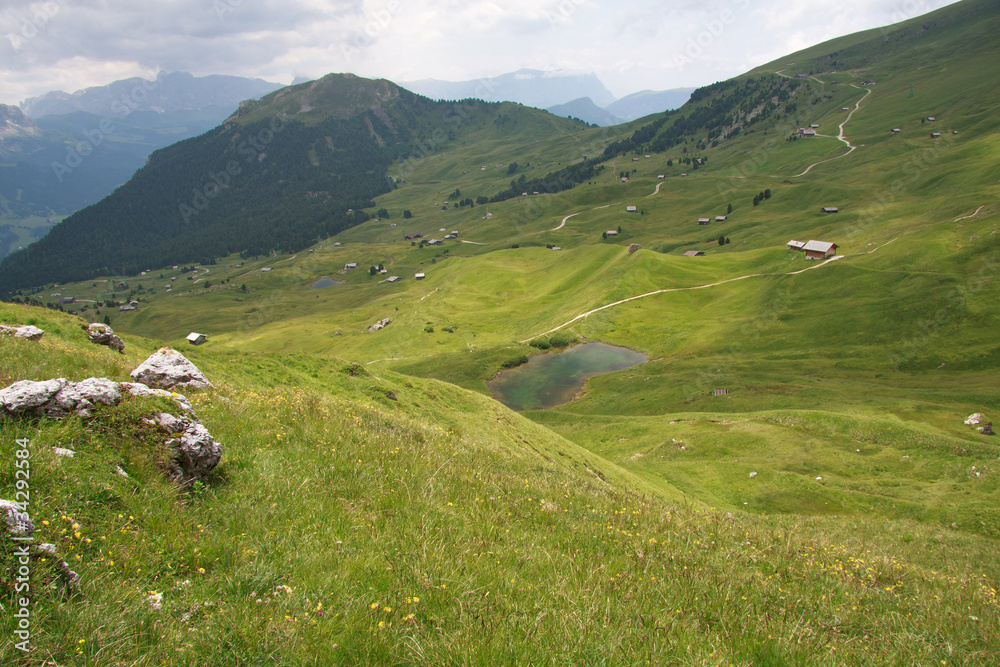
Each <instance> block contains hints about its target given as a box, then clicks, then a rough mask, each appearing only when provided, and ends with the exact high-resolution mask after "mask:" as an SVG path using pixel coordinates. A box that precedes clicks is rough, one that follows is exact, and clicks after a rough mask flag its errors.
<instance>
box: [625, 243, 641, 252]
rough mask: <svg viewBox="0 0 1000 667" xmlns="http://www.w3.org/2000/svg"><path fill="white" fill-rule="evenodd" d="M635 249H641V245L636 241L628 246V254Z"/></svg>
mask: <svg viewBox="0 0 1000 667" xmlns="http://www.w3.org/2000/svg"><path fill="white" fill-rule="evenodd" d="M637 250H642V246H641V245H639V244H638V243H633V244H632V245H630V246H629V247H628V254H630V255H631V254H632V253H634V252H636V251H637Z"/></svg>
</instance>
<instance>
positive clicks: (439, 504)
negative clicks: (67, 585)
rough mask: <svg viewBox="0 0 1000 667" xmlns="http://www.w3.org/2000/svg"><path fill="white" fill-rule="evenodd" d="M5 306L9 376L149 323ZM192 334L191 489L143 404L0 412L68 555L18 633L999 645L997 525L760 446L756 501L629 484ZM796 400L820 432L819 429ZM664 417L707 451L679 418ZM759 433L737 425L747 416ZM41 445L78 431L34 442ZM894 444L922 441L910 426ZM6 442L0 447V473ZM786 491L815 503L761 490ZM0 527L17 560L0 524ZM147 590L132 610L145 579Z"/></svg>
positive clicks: (263, 657) (465, 655) (291, 358)
mask: <svg viewBox="0 0 1000 667" xmlns="http://www.w3.org/2000/svg"><path fill="white" fill-rule="evenodd" d="M0 319H2V320H3V321H7V322H10V321H20V322H25V321H33V322H34V323H35V324H36V325H37V326H39V327H41V328H44V329H45V330H46V332H47V333H46V334H45V337H44V338H43V339H42V341H41V342H37V343H33V342H28V341H22V340H16V339H10V338H0V352H2V354H3V358H4V359H5V360H8V361H7V362H6V363H5V365H4V370H3V373H4V377H3V378H2V380H3V381H4V382H5V383H7V382H11V381H15V380H20V379H27V378H45V377H50V376H64V377H69V378H72V379H82V378H84V377H88V376H92V375H97V376H106V377H111V378H114V379H118V380H125V379H127V373H128V370H129V369H130V368H132V367H133V366H134V365H135V364H137V363H138V362H139V361H140V360H141V359H142V358H144V356H145V355H147V354H148V353H150V352H152V351H153V349H154V348H155V347H156V345H158V343H156V342H154V341H150V340H146V339H142V338H135V337H126V345H127V348H126V352H127V354H126V356H125V357H121V356H119V355H117V354H116V353H114V352H112V351H110V350H108V349H107V348H99V347H95V346H93V345H91V344H89V343H87V342H85V337H84V334H83V332H82V331H81V330H80V328H79V322H80V321H81V320H79V319H77V318H73V317H71V316H67V315H62V314H59V313H49V314H46V313H45V312H44V311H43V312H41V313H39V312H37V309H29V308H26V307H24V306H0ZM186 352H187V353H188V354H189V356H190V358H191V359H192V360H194V361H195V362H196V363H197V364H198V365H199V366H200V367H201V368H202V370H204V371H205V372H206V373H207V374H208V376H209V377H210V378H211V380H212V381H213V383H214V384H215V386H216V389H215V390H211V391H209V392H207V393H201V394H197V395H194V396H193V399H194V405H195V408H196V410H197V411H198V415H199V417H200V418H201V419H202V420H203V421H204V422H205V424H206V426H207V427H208V428H209V429H210V430H211V431H212V433H213V435H214V436H215V437H216V438H217V439H219V440H220V441H222V442H223V443H224V445H225V448H226V449H225V454H224V460H223V463H222V464H221V466H220V467H219V468H218V469H217V470H216V472H215V473H214V474H213V476H212V478H211V479H210V481H209V484H208V485H207V486H204V487H199V488H198V489H197V490H195V491H192V492H186V493H185V492H182V491H180V490H178V489H177V488H176V487H174V486H171V485H169V484H167V483H166V482H165V481H163V478H162V476H161V473H160V471H159V468H158V467H157V464H156V460H157V456H158V455H157V451H156V442H157V441H156V439H155V437H154V438H150V437H149V436H148V435H145V433H146V432H145V431H144V430H143V429H144V426H143V424H142V423H141V417H142V416H143V414H146V412H145V411H148V410H156V409H157V406H155V405H146V404H144V403H143V402H141V401H138V400H136V401H132V402H129V403H126V404H123V405H122V406H120V407H118V408H114V409H108V410H101V411H98V412H97V414H96V415H95V417H94V418H92V419H88V420H84V419H80V418H77V417H72V418H67V419H64V420H40V421H39V420H31V421H19V422H7V423H4V424H3V425H2V426H0V430H2V432H3V437H4V443H5V444H4V450H5V451H7V452H8V453H9V454H11V452H12V449H11V447H12V445H10V444H9V443H13V442H15V441H16V440H17V439H18V438H27V439H29V440H30V442H31V449H32V452H33V454H32V457H31V492H32V495H31V498H32V502H31V515H32V518H33V520H34V521H35V523H36V525H38V527H39V531H38V534H37V536H38V537H39V538H40V539H42V540H44V541H49V542H51V543H53V544H55V545H56V547H57V549H58V550H59V552H60V553H61V554H64V556H63V557H65V558H66V559H67V560H68V561H69V562H70V563H71V567H72V568H73V569H74V570H75V571H77V572H78V573H79V574H80V575H81V585H80V591H79V593H77V594H76V595H74V596H71V597H66V596H64V595H63V594H62V593H61V592H60V591H61V588H60V587H58V586H57V585H56V584H57V581H58V578H57V576H56V574H55V571H54V570H53V569H51V566H50V564H48V563H44V562H38V561H35V562H34V565H33V568H34V571H33V574H32V577H33V579H32V582H33V588H32V592H31V595H32V598H31V599H32V602H33V607H32V610H33V611H32V618H31V628H32V640H31V643H32V646H33V647H34V653H33V654H32V655H36V656H45V657H44V658H43V660H52V661H55V662H57V663H58V664H124V663H130V664H137V665H145V664H164V663H166V664H191V663H199V664H216V665H218V664H247V663H270V664H332V663H335V662H337V663H339V662H346V663H351V664H441V663H448V664H460V663H461V664H469V663H480V664H485V663H488V664H511V665H514V664H527V663H530V662H532V661H544V662H552V661H555V662H556V663H557V664H581V663H592V662H604V663H609V664H637V663H643V662H645V661H647V660H648V661H650V662H653V663H658V664H665V663H670V662H677V661H681V662H691V663H695V664H760V663H761V662H766V663H767V664H789V665H791V664H804V663H809V662H812V661H818V660H822V661H823V662H825V663H828V664H858V663H866V664H900V663H908V664H919V663H927V664H929V663H934V664H938V663H940V662H945V663H946V664H985V662H988V661H989V660H990V658H989V656H990V655H994V654H995V653H996V651H997V650H998V649H1000V646H998V641H1000V638H998V636H997V633H996V628H995V623H994V622H993V621H994V620H995V619H996V617H997V605H998V601H997V594H996V589H997V572H998V568H997V566H998V562H997V551H996V549H995V538H993V537H985V536H979V535H975V534H973V532H974V531H971V532H970V531H966V530H962V529H959V530H955V529H949V528H942V527H936V526H933V525H928V523H926V522H924V521H922V520H921V517H913V518H891V517H889V516H885V515H881V514H873V515H871V516H865V515H864V514H863V513H861V512H858V513H857V514H855V515H854V516H848V517H833V516H829V514H831V512H829V511H823V509H824V506H823V505H822V504H821V503H822V502H823V501H822V500H820V499H819V498H817V497H815V495H808V492H807V490H805V489H802V490H799V491H797V492H796V491H794V490H792V489H790V488H789V487H788V486H787V485H783V484H781V482H780V480H778V479H776V478H775V477H776V476H777V475H778V472H777V471H775V472H768V471H767V470H766V469H762V472H761V475H762V476H764V477H765V479H764V480H763V482H764V484H765V485H766V487H767V488H773V489H775V490H774V491H773V492H772V493H771V495H770V496H769V497H770V499H771V502H772V505H773V506H774V508H776V512H775V511H772V512H769V513H768V515H766V516H756V515H754V514H753V513H748V512H740V511H737V512H736V513H726V512H723V511H720V510H718V509H717V506H709V505H708V504H707V503H701V502H699V501H697V500H694V499H693V497H692V495H690V494H684V493H682V492H681V490H680V489H681V488H682V486H681V484H680V482H683V481H685V480H678V482H679V483H678V486H677V487H675V488H673V489H668V488H667V487H666V486H664V485H663V484H661V483H659V482H658V481H654V482H649V481H647V480H646V479H644V478H646V477H648V476H649V474H650V472H649V471H650V470H652V468H647V469H646V470H640V471H638V472H630V471H627V470H626V469H624V468H623V467H622V466H619V465H616V464H614V463H611V462H610V461H609V460H608V458H604V457H602V456H598V455H596V454H593V453H589V452H587V451H585V450H584V449H582V448H580V447H579V446H577V445H575V444H573V443H572V442H571V441H569V440H566V439H564V438H562V437H560V436H558V435H556V434H554V433H553V432H552V431H549V430H547V429H545V428H543V427H541V426H539V425H537V424H535V423H533V422H532V421H529V420H528V419H526V418H525V417H523V416H520V415H518V414H516V413H513V412H511V411H509V410H507V409H506V408H504V407H502V406H501V405H499V404H498V403H496V402H494V401H491V400H489V399H487V398H485V397H481V396H479V395H477V394H476V393H473V392H469V391H465V390H461V389H458V388H457V387H454V386H453V385H449V384H446V383H442V382H438V381H434V380H421V379H417V378H414V377H408V376H404V375H399V374H397V373H394V372H391V371H386V370H381V369H380V370H378V371H377V372H373V371H370V370H366V369H365V368H364V367H362V366H358V365H355V364H350V363H346V362H342V361H338V360H336V359H334V358H331V357H329V356H326V355H309V354H301V353H300V354H295V355H283V354H269V353H253V354H247V353H231V352H227V351H225V350H219V349H216V350H213V349H211V348H200V349H191V350H186ZM390 392H391V394H392V397H390V395H389V394H390ZM774 417H775V420H774V421H775V422H777V421H779V418H780V416H779V415H774ZM799 419H800V420H801V422H802V423H803V424H812V425H813V426H811V427H808V428H820V429H822V430H823V432H824V433H826V434H827V435H829V434H830V433H832V432H833V431H835V430H837V429H838V428H839V426H838V424H837V423H836V419H831V418H829V417H823V416H816V417H813V416H811V415H808V414H803V415H800V417H799ZM593 423H594V424H595V425H598V420H594V422H593ZM639 428H640V429H641V427H639ZM685 428H689V433H690V435H689V436H687V437H690V441H691V442H692V447H691V450H692V452H693V453H695V455H696V456H705V454H706V453H704V452H703V453H700V454H699V453H697V448H698V445H697V444H694V443H698V442H699V440H698V438H699V436H698V434H697V430H698V429H699V427H698V426H697V425H696V424H692V426H691V427H685ZM701 428H704V426H702V427H701ZM774 428H778V427H777V426H774ZM614 435H615V436H619V435H628V436H630V437H635V436H637V435H639V430H638V429H635V428H630V429H629V430H628V431H627V432H622V431H620V430H616V431H615V433H614ZM733 435H734V437H735V432H734V434H733ZM768 436H769V434H768V433H767V432H766V431H758V433H757V434H756V436H755V437H756V442H761V441H762V440H763V439H765V438H767V437H768ZM819 437H822V435H821V434H819ZM616 439H617V438H616ZM699 444H700V443H699ZM56 445H59V446H63V447H66V446H71V447H72V448H74V449H75V450H76V452H77V453H76V456H75V457H74V458H72V459H65V458H60V457H57V456H55V455H54V454H53V453H52V452H51V447H52V446H56ZM730 446H738V447H741V448H746V447H747V444H746V442H745V441H744V442H741V443H739V444H735V445H730ZM815 446H816V447H820V445H819V443H818V442H817V443H816V445H815ZM875 446H876V445H875V444H873V445H871V447H875ZM619 447H620V445H619ZM910 447H912V448H911V449H908V450H907V451H910V452H912V453H913V455H914V456H913V458H914V459H923V458H924V457H923V455H922V453H921V452H922V450H921V446H920V443H918V442H912V443H910ZM671 450H673V451H678V450H676V448H673V447H671ZM602 453H603V454H604V456H606V457H612V458H613V455H612V453H611V452H602ZM664 456H667V457H669V456H670V454H669V453H667V452H664V454H663V455H661V456H657V457H656V458H657V459H659V460H660V461H661V462H662V459H663V457H664ZM937 456H939V457H945V456H946V454H945V453H944V452H942V453H939V454H938V455H937ZM990 458H992V459H995V458H996V452H995V451H993V452H992V454H991V457H990ZM13 460H14V458H13V456H12V454H11V455H10V456H5V457H4V459H3V462H2V463H0V475H2V477H3V479H4V480H5V488H12V483H13V482H12V480H13V478H14V466H13ZM702 460H705V461H707V460H709V459H707V458H703V459H702ZM969 460H977V461H978V460H979V459H965V461H969ZM956 461H957V459H956ZM115 465H118V466H122V467H124V468H125V469H126V470H127V472H128V474H129V477H128V478H125V477H121V476H119V475H116V474H114V466H115ZM713 465H714V463H713ZM913 465H914V466H930V465H933V464H932V463H931V462H928V461H926V460H922V461H921V462H919V463H918V462H916V461H915V462H914V464H913ZM991 465H992V464H989V463H986V464H983V469H984V470H986V471H989V472H988V473H987V474H989V473H990V472H992V468H991ZM963 467H964V466H963ZM955 472H956V474H957V472H958V471H957V470H956V471H955ZM687 474H688V475H689V476H690V475H691V474H692V473H687ZM994 479H995V478H992V477H989V478H987V479H986V480H984V481H983V482H982V483H976V482H974V481H972V480H964V481H959V480H958V479H957V478H956V479H955V480H954V481H953V482H952V483H953V484H956V485H957V484H960V485H962V486H963V487H965V488H966V490H967V491H966V493H967V494H970V495H967V496H966V499H967V501H977V500H979V499H984V498H985V497H986V495H985V494H989V493H990V491H988V490H987V489H993V491H992V492H993V493H995V488H996V485H995V481H994ZM779 489H783V490H779ZM796 493H797V494H798V495H797V496H793V494H796ZM723 501H724V502H725V501H728V499H725V498H724V499H723ZM789 503H792V504H797V505H798V507H797V508H796V509H798V510H799V511H801V510H802V509H803V507H802V505H803V503H805V504H806V507H807V508H808V507H815V508H817V511H816V512H814V513H812V514H814V516H799V515H796V514H795V513H794V512H793V513H792V514H787V513H783V512H781V509H780V508H781V507H782V506H787V505H788V504H789ZM755 509H757V508H755ZM968 512H969V514H972V510H968ZM5 535H6V533H5ZM0 543H2V544H3V551H2V552H0V558H2V560H3V565H4V567H5V568H6V569H7V571H11V570H12V569H15V568H16V557H15V556H14V553H13V549H14V546H15V545H14V544H13V543H12V542H11V541H10V540H9V539H8V538H6V537H4V538H3V540H2V542H0ZM5 582H6V583H5V585H4V587H3V595H4V600H3V603H4V605H5V606H8V605H9V606H10V608H14V601H13V599H12V596H13V580H12V579H9V578H5ZM158 595H160V596H162V597H161V598H160V599H159V605H160V608H159V609H154V607H153V605H152V603H151V602H150V601H149V600H148V598H150V596H153V597H154V598H155V596H158ZM3 619H4V620H3V622H2V626H3V637H4V640H3V643H2V644H0V653H2V656H3V660H4V662H10V663H13V662H14V661H15V660H23V658H21V657H19V656H20V655H21V654H20V653H19V652H17V650H16V649H15V648H14V646H13V642H12V641H11V639H10V638H11V637H12V636H13V634H12V632H13V630H14V628H15V625H16V619H14V617H13V616H12V615H9V614H8V615H4V617H3ZM959 619H960V620H959ZM876 636H877V637H878V638H879V641H878V642H871V641H869V640H868V639H865V638H866V637H867V638H870V637H876ZM525 637H528V638H530V641H524V638H525ZM26 664H32V660H31V658H28V662H27V663H26Z"/></svg>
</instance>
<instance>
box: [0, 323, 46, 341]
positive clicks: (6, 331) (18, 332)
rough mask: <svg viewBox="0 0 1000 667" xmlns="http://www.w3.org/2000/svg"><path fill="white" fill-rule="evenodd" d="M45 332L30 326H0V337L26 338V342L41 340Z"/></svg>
mask: <svg viewBox="0 0 1000 667" xmlns="http://www.w3.org/2000/svg"><path fill="white" fill-rule="evenodd" d="M44 333H45V332H44V331H42V330H41V329H39V328H38V327H33V326H31V325H30V324H25V325H22V326H9V325H4V324H0V336H13V337H14V338H27V339H28V340H41V339H42V334H44Z"/></svg>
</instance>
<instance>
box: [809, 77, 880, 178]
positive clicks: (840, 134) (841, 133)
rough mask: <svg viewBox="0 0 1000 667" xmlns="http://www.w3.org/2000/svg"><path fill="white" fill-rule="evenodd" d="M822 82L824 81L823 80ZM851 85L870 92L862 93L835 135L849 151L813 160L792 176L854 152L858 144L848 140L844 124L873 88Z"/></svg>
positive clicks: (824, 135)
mask: <svg viewBox="0 0 1000 667" xmlns="http://www.w3.org/2000/svg"><path fill="white" fill-rule="evenodd" d="M814 78H815V77H814ZM817 81H819V79H817ZM820 83H822V81H821V82H820ZM851 86H852V87H854V88H857V89H858V90H866V91H868V92H866V93H865V94H864V95H862V96H861V99H860V100H858V101H857V102H855V103H854V108H853V109H851V112H850V113H849V114H847V118H846V119H844V122H843V123H841V124H840V132H839V133H838V134H837V136H836V137H834V138H835V139H837V140H838V141H842V142H844V144H845V145H846V146H847V152H846V153H844V154H843V155H838V156H837V157H832V158H828V159H826V160H820V161H819V162H813V163H812V164H811V165H809V166H808V167H806V170H805V171H803V172H802V173H801V174H795V176H792V178H798V177H799V176H805V175H806V174H808V173H809V171H810V170H811V169H812V168H813V167H815V166H816V165H818V164H824V163H826V162H833V161H834V160H839V159H840V158H844V157H847V156H848V155H850V154H851V153H853V152H854V151H855V150H856V149H857V146H853V145H851V142H850V141H848V140H847V137H846V136H844V126H845V125H847V122H848V121H849V120H851V116H853V115H854V112H855V111H857V110H858V109H860V108H861V103H862V102H863V101H864V100H865V98H866V97H868V96H869V95H871V94H872V89H871V88H862V87H861V86H855V85H854V84H853V83H852V84H851ZM817 136H821V137H826V136H829V135H826V134H820V135H817Z"/></svg>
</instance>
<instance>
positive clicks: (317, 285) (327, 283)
mask: <svg viewBox="0 0 1000 667" xmlns="http://www.w3.org/2000/svg"><path fill="white" fill-rule="evenodd" d="M334 285H343V283H341V282H338V281H336V280H334V279H333V278H330V277H329V276H323V277H322V278H320V279H319V280H317V281H316V282H314V283H313V284H312V288H313V289H321V288H323V287H333V286H334Z"/></svg>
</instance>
